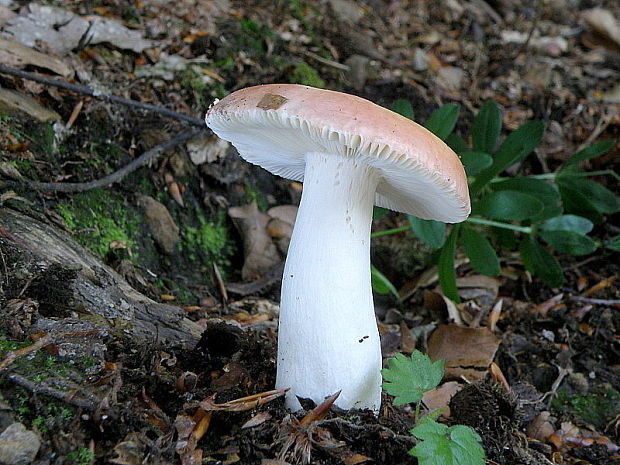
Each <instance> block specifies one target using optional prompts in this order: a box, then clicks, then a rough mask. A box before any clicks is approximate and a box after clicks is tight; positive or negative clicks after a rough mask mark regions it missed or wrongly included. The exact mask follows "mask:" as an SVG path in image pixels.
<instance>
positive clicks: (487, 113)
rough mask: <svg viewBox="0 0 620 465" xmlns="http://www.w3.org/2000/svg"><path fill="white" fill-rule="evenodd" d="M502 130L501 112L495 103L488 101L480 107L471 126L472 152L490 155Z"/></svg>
mask: <svg viewBox="0 0 620 465" xmlns="http://www.w3.org/2000/svg"><path fill="white" fill-rule="evenodd" d="M501 130H502V112H501V111H500V109H499V105H497V103H495V102H493V101H490V102H487V103H485V104H484V105H482V107H481V108H480V111H479V112H478V114H477V115H476V116H475V118H474V122H473V123H472V126H471V139H472V143H473V148H474V150H477V151H480V152H485V153H488V154H492V153H493V151H494V150H495V147H496V145H497V139H498V138H499V134H500V132H501Z"/></svg>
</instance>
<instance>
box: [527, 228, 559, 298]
mask: <svg viewBox="0 0 620 465" xmlns="http://www.w3.org/2000/svg"><path fill="white" fill-rule="evenodd" d="M519 253H520V255H521V261H523V266H525V269H526V270H528V271H529V272H530V273H532V274H533V275H534V276H539V277H540V279H542V280H543V282H544V283H545V284H547V285H548V286H551V287H558V286H560V285H562V282H564V274H563V272H562V266H561V265H560V264H559V263H558V261H557V260H556V259H555V257H554V256H553V255H551V254H550V253H549V252H548V251H547V250H546V249H545V248H544V247H543V246H542V245H540V244H539V243H538V242H537V241H536V240H535V239H534V238H533V237H530V236H527V237H525V238H524V239H523V240H522V241H521V245H520V247H519Z"/></svg>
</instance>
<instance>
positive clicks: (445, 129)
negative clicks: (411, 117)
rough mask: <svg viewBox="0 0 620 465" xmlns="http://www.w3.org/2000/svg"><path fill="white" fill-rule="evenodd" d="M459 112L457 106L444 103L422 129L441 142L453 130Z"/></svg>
mask: <svg viewBox="0 0 620 465" xmlns="http://www.w3.org/2000/svg"><path fill="white" fill-rule="evenodd" d="M460 111H461V110H460V108H459V106H458V105H456V104H454V103H446V104H445V105H444V106H442V107H440V108H438V109H437V110H435V111H434V112H433V113H432V114H431V116H430V117H429V118H428V120H427V121H426V124H425V125H424V127H426V129H428V130H429V131H430V132H432V133H433V134H435V135H436V136H437V137H439V138H440V139H441V140H444V139H445V138H446V137H448V136H449V135H450V133H451V132H452V131H453V130H454V126H456V121H457V120H458V119H459V112H460Z"/></svg>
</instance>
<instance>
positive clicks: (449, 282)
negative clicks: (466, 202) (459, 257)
mask: <svg viewBox="0 0 620 465" xmlns="http://www.w3.org/2000/svg"><path fill="white" fill-rule="evenodd" d="M459 231H460V225H458V224H457V225H455V226H454V228H453V229H452V232H451V233H450V235H449V236H448V239H446V243H445V244H444V246H443V247H442V249H441V252H439V260H438V262H437V268H438V271H439V285H440V286H441V290H442V291H443V293H444V295H445V296H446V297H447V298H448V299H450V300H453V301H454V302H457V303H459V302H460V301H461V298H460V297H459V293H458V289H457V287H456V270H455V269H454V254H455V253H456V239H457V237H458V234H459Z"/></svg>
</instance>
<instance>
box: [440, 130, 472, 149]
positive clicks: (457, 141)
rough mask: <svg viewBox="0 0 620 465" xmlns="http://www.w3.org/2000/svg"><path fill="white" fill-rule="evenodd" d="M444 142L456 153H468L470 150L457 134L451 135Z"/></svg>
mask: <svg viewBox="0 0 620 465" xmlns="http://www.w3.org/2000/svg"><path fill="white" fill-rule="evenodd" d="M444 142H445V143H446V144H447V145H448V147H450V148H451V149H452V150H454V151H455V152H456V153H462V152H468V151H469V150H471V149H470V148H469V145H467V142H465V139H463V138H462V137H461V136H459V135H458V134H455V133H452V134H450V135H449V136H448V137H446V138H445V140H444Z"/></svg>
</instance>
